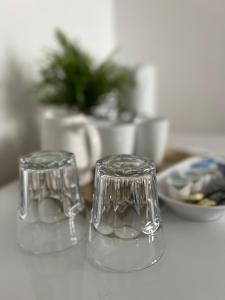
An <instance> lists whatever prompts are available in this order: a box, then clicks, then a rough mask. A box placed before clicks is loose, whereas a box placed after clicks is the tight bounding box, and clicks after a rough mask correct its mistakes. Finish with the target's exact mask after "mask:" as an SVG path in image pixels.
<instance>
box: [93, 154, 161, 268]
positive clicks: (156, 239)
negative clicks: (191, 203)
mask: <svg viewBox="0 0 225 300" xmlns="http://www.w3.org/2000/svg"><path fill="white" fill-rule="evenodd" d="M163 252H164V243H163V237H162V228H161V218H160V211H159V205H158V198H157V187H156V170H155V166H154V164H153V163H152V162H151V161H149V160H148V159H147V158H141V157H137V156H131V155H118V156H110V157H106V158H104V159H102V160H99V161H98V162H97V164H96V172H95V187H94V197H93V208H92V216H91V222H90V229H89V239H88V247H87V254H88V257H89V259H90V260H91V261H92V262H94V263H95V264H97V265H99V266H101V267H103V268H106V269H109V270H113V271H121V272H129V271H133V270H139V269H143V268H146V267H148V266H150V265H152V264H154V263H155V262H157V261H158V260H159V259H160V257H161V256H162V254H163Z"/></svg>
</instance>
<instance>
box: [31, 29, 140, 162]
mask: <svg viewBox="0 0 225 300" xmlns="http://www.w3.org/2000/svg"><path fill="white" fill-rule="evenodd" d="M55 36H56V41H57V43H58V46H59V47H58V49H56V50H51V51H50V52H48V53H47V54H46V56H45V58H44V60H43V63H42V65H41V68H40V80H39V82H38V83H37V85H36V91H37V92H36V97H37V99H38V101H39V102H40V103H42V104H43V105H44V106H47V107H48V108H49V106H50V107H51V109H50V110H49V109H48V110H47V114H45V115H44V119H43V122H42V134H41V142H42V148H43V149H47V148H56V147H61V144H60V143H59V141H62V140H63V139H62V137H61V136H60V132H64V134H63V138H64V140H63V143H62V144H63V147H64V149H65V150H70V151H71V150H72V148H73V146H72V145H74V146H75V144H76V143H75V140H78V139H77V137H78V132H77V133H76V135H75V133H74V134H73V136H72V135H71V134H69V135H68V136H70V140H66V141H65V136H66V133H67V131H65V128H63V131H62V130H60V127H62V124H63V123H64V124H65V118H70V120H71V118H72V120H73V123H74V124H75V123H76V126H77V124H78V123H79V119H82V120H84V119H85V122H86V124H88V126H89V127H90V126H91V125H92V126H93V124H94V126H95V127H98V129H99V130H98V132H99V133H100V138H101V139H99V140H101V141H102V146H103V147H102V148H103V149H102V150H103V151H102V153H103V155H105V154H108V152H109V151H108V149H109V147H107V145H111V144H112V147H110V150H111V149H114V150H113V153H114V154H116V153H121V152H123V153H132V151H133V145H134V134H135V128H134V124H133V123H132V122H130V123H129V124H128V123H127V122H122V123H121V118H120V116H121V115H122V112H123V111H124V110H126V108H125V105H124V102H123V96H122V95H123V93H124V92H126V91H127V90H128V89H129V88H131V87H132V86H133V85H134V77H135V76H134V75H135V73H134V71H133V70H131V69H129V68H125V67H123V66H120V65H119V64H117V63H115V62H114V61H113V56H112V55H111V56H110V57H109V58H108V59H106V60H104V61H103V62H101V63H100V64H97V63H96V62H95V61H94V59H93V58H92V57H91V56H90V55H89V54H87V53H86V52H85V51H83V50H82V49H81V48H80V47H79V46H78V45H77V44H76V43H73V42H72V41H70V40H69V38H68V37H67V36H66V35H65V34H64V33H63V32H61V31H60V30H57V31H56V32H55ZM109 98H111V99H112V98H113V100H114V101H113V103H114V108H113V110H114V111H116V112H117V119H116V120H114V121H113V122H112V121H110V120H109V117H110V113H104V114H103V115H104V117H105V121H104V123H103V122H102V120H101V119H100V118H99V115H98V117H92V118H90V117H87V116H88V115H89V116H90V115H93V113H94V111H96V108H98V107H99V106H101V105H102V103H105V104H107V102H108V99H109ZM109 102H110V101H109ZM81 116H82V117H81ZM101 116H102V115H101ZM107 117H108V120H107ZM62 120H64V121H63V122H62ZM66 122H67V121H66ZM83 125H84V122H83V123H82V126H83ZM86 127H87V126H86ZM89 127H88V128H89ZM56 128H58V129H57V130H56ZM77 128H78V127H77ZM56 131H57V132H56ZM92 132H93V128H92ZM90 136H91V138H92V139H93V140H95V141H97V136H96V134H95V137H94V133H93V134H91V135H90ZM72 138H73V139H74V142H72ZM109 141H110V143H109ZM78 144H79V143H78ZM91 144H93V143H89V145H91ZM69 145H70V146H69ZM71 147H72V148H71ZM78 148H79V147H76V149H78ZM94 148H95V149H97V148H98V149H99V148H100V147H99V146H97V145H96V144H95V147H92V149H87V150H88V151H85V152H89V153H90V156H91V153H93V152H96V151H94ZM77 151H78V150H77ZM74 152H75V151H74ZM81 152H82V153H84V150H82V151H81ZM97 152H98V153H97V155H95V156H94V158H95V159H97V158H98V156H100V153H99V151H97ZM75 154H76V156H77V159H78V167H79V165H80V166H82V165H84V159H83V158H82V155H79V154H80V153H76V152H75ZM92 162H93V159H92ZM90 164H91V163H89V165H90ZM86 167H87V164H86Z"/></svg>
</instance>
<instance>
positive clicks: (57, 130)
mask: <svg viewBox="0 0 225 300" xmlns="http://www.w3.org/2000/svg"><path fill="white" fill-rule="evenodd" d="M41 148H42V149H43V150H66V151H69V152H72V153H74V154H75V156H76V162H77V167H78V173H79V180H80V184H81V185H85V184H87V183H89V182H90V181H91V180H92V169H93V168H94V166H95V163H96V161H97V160H98V159H99V158H100V157H101V139H100V136H99V133H98V130H97V129H96V128H95V126H93V125H92V124H91V123H90V122H89V120H88V118H86V117H85V115H83V114H70V115H64V114H62V113H61V112H60V113H54V114H48V115H46V116H45V117H44V119H43V122H42V128H41Z"/></svg>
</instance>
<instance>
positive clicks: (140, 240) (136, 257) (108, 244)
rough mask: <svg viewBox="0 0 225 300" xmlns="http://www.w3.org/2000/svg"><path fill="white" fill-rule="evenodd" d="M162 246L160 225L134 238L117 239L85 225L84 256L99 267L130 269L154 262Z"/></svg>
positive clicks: (160, 255)
mask: <svg viewBox="0 0 225 300" xmlns="http://www.w3.org/2000/svg"><path fill="white" fill-rule="evenodd" d="M164 249H165V245H164V239H163V232H162V228H161V227H159V228H158V230H157V231H156V232H155V233H154V234H148V235H146V234H142V235H140V236H138V237H136V238H134V239H120V238H117V237H115V236H114V237H113V236H106V235H102V234H100V233H99V232H98V231H97V230H96V229H95V228H94V227H93V225H90V228H89V240H88V245H87V256H88V258H89V260H90V262H92V263H94V264H95V265H97V266H99V267H100V268H103V269H106V270H109V271H114V272H115V271H116V272H131V271H137V270H142V269H145V268H148V267H150V266H151V265H153V264H155V263H156V262H157V261H158V260H159V259H160V258H161V257H162V255H163V253H164Z"/></svg>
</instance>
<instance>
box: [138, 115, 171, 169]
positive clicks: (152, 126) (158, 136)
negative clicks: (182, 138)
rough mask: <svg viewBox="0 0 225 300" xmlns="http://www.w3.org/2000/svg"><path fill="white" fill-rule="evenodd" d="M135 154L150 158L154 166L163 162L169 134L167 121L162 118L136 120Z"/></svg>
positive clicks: (139, 118) (140, 118)
mask: <svg viewBox="0 0 225 300" xmlns="http://www.w3.org/2000/svg"><path fill="white" fill-rule="evenodd" d="M136 124H137V129H136V143H135V154H137V155H141V156H147V157H150V158H151V159H152V160H153V161H154V162H155V163H156V164H160V163H161V162H162V160H163V157H164V154H165V150H166V146H167V141H168V133H169V121H168V120H167V119H164V118H147V117H138V118H137V119H136Z"/></svg>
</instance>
